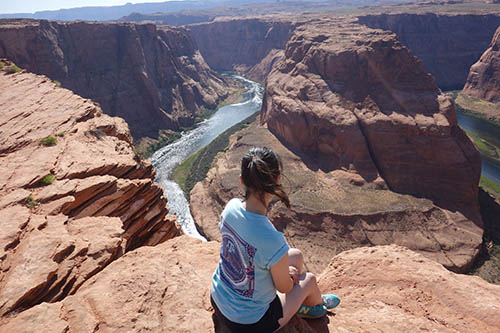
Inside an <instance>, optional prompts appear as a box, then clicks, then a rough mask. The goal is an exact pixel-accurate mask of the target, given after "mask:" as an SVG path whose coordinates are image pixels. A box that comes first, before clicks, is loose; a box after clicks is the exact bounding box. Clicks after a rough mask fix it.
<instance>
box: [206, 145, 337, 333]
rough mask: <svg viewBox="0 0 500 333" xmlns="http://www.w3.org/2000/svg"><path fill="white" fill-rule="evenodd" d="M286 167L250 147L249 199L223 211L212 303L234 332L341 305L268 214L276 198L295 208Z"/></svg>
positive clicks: (267, 327) (246, 160)
mask: <svg viewBox="0 0 500 333" xmlns="http://www.w3.org/2000/svg"><path fill="white" fill-rule="evenodd" d="M281 171H282V164H281V161H280V159H279V156H278V155H277V154H275V153H274V152H273V151H272V150H271V149H269V148H266V147H254V148H252V149H250V150H249V151H248V152H247V153H246V154H245V156H244V157H243V159H242V162H241V177H240V182H241V184H242V185H243V187H244V188H245V200H243V201H242V200H240V199H232V200H231V201H229V203H228V204H227V205H226V207H225V209H224V211H223V212H222V214H221V221H220V223H219V229H220V231H221V234H222V243H221V251H220V260H219V265H218V266H217V269H216V271H215V273H214V276H213V279H212V290H211V301H212V306H213V307H214V309H215V311H216V312H217V313H218V315H219V316H220V317H221V318H222V320H223V321H224V322H225V324H226V326H227V327H228V328H230V329H231V331H233V332H273V331H276V330H278V329H280V328H282V327H283V326H285V325H286V323H287V322H288V321H289V320H290V319H291V318H292V317H293V315H294V314H296V313H297V314H298V315H301V316H303V317H307V318H319V317H321V316H323V315H325V313H326V309H327V308H333V307H336V306H337V305H338V304H339V303H340V300H339V299H338V297H337V296H335V295H321V292H320V290H319V288H318V285H317V283H316V278H315V276H314V275H313V274H312V273H306V272H305V270H304V262H303V257H302V253H301V252H300V251H299V250H297V249H293V248H292V249H291V248H289V246H288V244H287V242H286V240H285V238H284V237H283V234H282V233H281V232H279V231H277V230H276V229H275V228H274V226H273V225H272V223H271V222H270V221H269V219H268V218H267V212H268V206H269V203H270V202H271V200H272V199H273V198H274V197H278V199H279V200H280V201H282V202H283V203H284V204H285V205H286V206H287V207H288V208H290V201H289V199H288V196H287V194H286V193H285V191H284V190H283V187H282V185H281V184H279V179H280V175H281Z"/></svg>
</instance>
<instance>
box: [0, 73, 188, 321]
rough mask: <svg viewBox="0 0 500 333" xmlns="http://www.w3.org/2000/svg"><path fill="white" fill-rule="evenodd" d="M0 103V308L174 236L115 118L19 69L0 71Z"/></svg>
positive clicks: (21, 305) (64, 292) (34, 298)
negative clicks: (128, 252) (124, 254)
mask: <svg viewBox="0 0 500 333" xmlns="http://www.w3.org/2000/svg"><path fill="white" fill-rule="evenodd" d="M0 109H1V110H2V114H1V123H0V169H1V172H0V174H1V177H0V196H1V199H0V221H1V222H0V223H1V225H2V227H1V228H0V316H4V315H8V314H12V313H16V312H19V311H22V310H24V309H27V308H30V307H32V306H35V305H37V304H39V303H41V302H54V301H59V300H61V299H64V298H65V297H66V296H68V295H71V294H74V293H75V292H76V291H77V290H78V289H79V288H80V287H81V286H82V284H83V283H84V282H85V281H86V280H88V279H90V278H91V277H92V276H94V275H96V274H98V273H99V272H100V271H102V270H103V269H104V268H105V267H106V266H107V265H108V264H109V263H110V262H112V261H114V260H116V259H117V258H118V257H120V256H121V255H122V254H123V253H124V252H126V251H129V250H132V249H135V248H137V247H140V246H143V245H156V244H159V243H161V242H163V241H165V240H167V239H170V238H172V237H175V236H177V235H179V234H180V229H179V227H178V226H177V224H176V221H175V218H172V217H171V216H167V213H168V207H167V200H166V198H165V197H164V196H163V190H162V188H161V187H159V186H158V185H156V184H154V183H153V179H154V176H155V171H154V169H153V167H152V165H151V164H150V163H149V162H147V161H139V160H138V159H137V158H136V156H135V154H134V152H133V150H132V143H131V142H132V138H131V137H130V132H129V130H128V127H127V124H126V123H125V122H124V121H123V120H122V119H120V118H112V117H109V116H107V115H104V114H102V111H101V109H100V108H99V107H98V106H96V105H95V104H94V103H93V102H92V101H90V100H87V99H83V98H81V97H80V96H77V95H75V94H73V93H72V92H71V91H69V90H67V89H63V88H59V87H57V85H56V84H54V83H53V82H51V80H50V79H48V78H47V77H44V76H37V75H35V74H28V73H17V74H12V75H7V74H5V73H4V72H0Z"/></svg>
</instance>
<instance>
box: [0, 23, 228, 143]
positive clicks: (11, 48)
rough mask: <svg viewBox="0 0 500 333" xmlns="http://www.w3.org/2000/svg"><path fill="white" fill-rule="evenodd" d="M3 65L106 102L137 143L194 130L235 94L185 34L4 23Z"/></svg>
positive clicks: (0, 37)
mask: <svg viewBox="0 0 500 333" xmlns="http://www.w3.org/2000/svg"><path fill="white" fill-rule="evenodd" d="M0 57H4V58H7V59H8V60H10V61H13V62H15V63H16V64H17V65H18V66H20V67H22V68H25V69H27V70H29V71H30V72H33V73H37V74H44V75H47V76H48V77H49V78H50V79H52V80H57V81H59V82H60V83H61V84H62V86H63V87H65V88H68V89H70V90H72V91H73V92H75V93H76V94H78V95H81V96H83V97H85V98H89V99H92V100H93V101H95V102H98V103H99V104H100V106H101V107H102V109H103V111H104V113H106V114H108V115H111V116H120V117H122V118H124V119H125V121H127V123H128V124H129V126H130V129H131V133H132V136H133V137H134V138H141V137H153V138H155V137H157V136H158V131H160V130H162V129H178V128H179V127H180V126H190V125H192V124H193V123H194V120H195V117H196V115H197V114H198V113H199V112H200V111H201V110H202V109H203V108H215V107H216V106H217V103H218V102H219V101H220V100H221V99H222V98H223V97H225V96H226V95H227V90H228V89H227V88H228V86H227V83H226V82H225V81H224V79H223V78H222V77H221V76H219V75H217V74H216V73H214V72H213V71H211V70H210V68H209V67H208V66H207V65H206V63H205V62H204V60H203V58H202V57H201V55H200V53H199V51H198V49H197V46H196V43H195V42H194V41H193V40H192V38H191V37H190V36H189V34H188V33H187V32H186V30H185V29H182V28H173V27H162V28H157V27H156V26H155V25H153V24H131V23H88V22H71V23H62V22H52V21H36V20H0Z"/></svg>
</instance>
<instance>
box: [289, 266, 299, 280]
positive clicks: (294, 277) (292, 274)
mask: <svg viewBox="0 0 500 333" xmlns="http://www.w3.org/2000/svg"><path fill="white" fill-rule="evenodd" d="M288 273H289V274H290V277H291V278H292V281H293V285H296V284H298V283H299V270H298V269H297V268H295V267H294V266H288Z"/></svg>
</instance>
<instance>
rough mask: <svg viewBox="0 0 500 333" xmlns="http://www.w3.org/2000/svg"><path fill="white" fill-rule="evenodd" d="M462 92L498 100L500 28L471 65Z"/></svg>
mask: <svg viewBox="0 0 500 333" xmlns="http://www.w3.org/2000/svg"><path fill="white" fill-rule="evenodd" d="M463 92H464V93H465V94H467V95H469V96H472V97H477V98H480V99H483V100H486V101H488V102H493V103H498V102H500V28H499V29H497V31H496V33H495V35H494V36H493V39H492V41H491V43H490V46H489V47H488V49H486V51H485V52H484V53H483V55H482V56H481V58H480V59H479V61H478V62H476V63H475V64H474V65H472V67H471V69H470V72H469V76H468V77H467V82H466V83H465V87H464V89H463ZM499 117H500V115H499V116H498V117H497V118H499Z"/></svg>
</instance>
